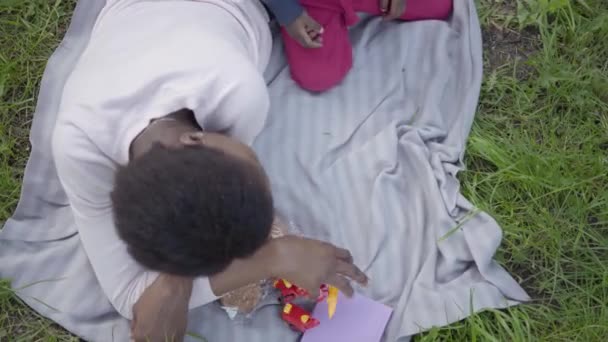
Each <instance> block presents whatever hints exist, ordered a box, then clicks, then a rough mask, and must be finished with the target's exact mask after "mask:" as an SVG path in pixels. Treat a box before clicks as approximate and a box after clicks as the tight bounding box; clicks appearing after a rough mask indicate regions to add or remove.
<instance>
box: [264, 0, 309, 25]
mask: <svg viewBox="0 0 608 342" xmlns="http://www.w3.org/2000/svg"><path fill="white" fill-rule="evenodd" d="M263 2H264V4H266V6H268V8H269V9H270V11H271V12H272V14H274V16H275V17H276V18H277V21H278V22H279V24H281V26H286V25H289V24H291V23H292V22H293V21H294V20H296V19H297V18H298V17H299V16H300V15H301V14H302V13H303V12H304V8H302V5H300V3H299V2H298V0H263Z"/></svg>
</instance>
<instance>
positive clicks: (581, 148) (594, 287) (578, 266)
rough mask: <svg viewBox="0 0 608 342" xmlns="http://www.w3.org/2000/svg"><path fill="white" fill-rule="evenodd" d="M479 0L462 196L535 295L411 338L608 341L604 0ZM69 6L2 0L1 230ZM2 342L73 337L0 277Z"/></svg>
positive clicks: (607, 22)
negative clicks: (477, 89) (473, 101)
mask: <svg viewBox="0 0 608 342" xmlns="http://www.w3.org/2000/svg"><path fill="white" fill-rule="evenodd" d="M455 1H462V0H455ZM478 4H479V6H478V8H479V14H480V19H481V22H482V26H483V30H484V41H485V56H484V59H485V80H484V84H483V87H482V93H481V99H480V106H479V110H478V113H477V118H476V121H475V124H474V127H473V130H472V133H471V136H470V139H469V144H468V150H467V157H466V162H467V167H468V169H467V171H465V172H463V173H462V174H461V181H462V190H463V192H464V194H465V195H466V196H467V197H468V198H469V199H470V200H471V201H472V202H473V203H474V204H475V205H477V206H478V207H480V208H481V209H483V210H486V211H488V212H489V213H491V214H492V215H493V216H494V217H495V218H496V219H497V220H498V222H499V223H500V224H501V225H502V227H503V229H504V239H503V243H502V246H501V248H500V249H499V252H498V254H497V259H498V261H499V262H500V263H501V264H502V265H504V266H505V267H506V268H507V269H508V270H510V271H511V272H512V273H513V274H514V276H515V277H516V279H518V280H520V281H521V283H522V284H523V286H524V287H525V288H526V290H528V291H529V293H530V294H531V295H532V297H533V299H534V300H533V302H531V303H529V304H527V305H522V306H518V307H515V308H511V309H509V310H504V311H487V312H483V313H479V314H475V315H473V316H471V317H470V318H469V319H467V320H465V321H462V322H459V323H455V324H452V325H450V326H448V327H444V328H441V329H434V330H431V331H429V332H426V333H424V334H423V335H421V336H419V337H417V338H416V340H417V341H608V176H607V171H608V1H606V0H503V1H501V0H478ZM73 6H74V1H67V0H64V1H61V0H0V222H3V221H4V220H5V219H6V218H7V217H8V216H9V215H10V214H11V212H12V210H13V209H14V208H15V206H16V203H17V200H18V196H19V191H20V180H21V177H22V175H23V168H24V165H25V162H26V159H27V156H28V153H29V150H28V130H29V125H30V123H31V115H32V112H33V110H34V106H35V99H36V93H37V88H38V85H39V81H40V77H41V74H42V71H43V68H44V65H45V62H46V59H47V58H48V57H49V55H50V53H51V52H52V50H53V48H54V47H55V46H56V45H57V43H58V42H59V40H60V39H61V37H62V35H63V33H64V32H65V29H66V26H67V24H68V22H69V17H70V12H71V10H72V9H73ZM5 339H8V340H11V341H12V340H20V341H73V340H75V338H74V337H71V336H70V335H69V334H68V333H66V332H64V331H62V330H61V329H60V328H58V327H56V326H54V325H53V324H52V323H51V322H49V321H47V320H45V319H43V318H40V317H38V316H37V315H36V314H35V313H33V312H32V311H31V310H29V309H28V308H26V307H25V306H23V305H22V304H21V303H20V301H19V300H18V299H17V298H16V297H15V296H14V294H13V292H12V291H11V290H10V287H9V284H8V282H0V341H4V340H5Z"/></svg>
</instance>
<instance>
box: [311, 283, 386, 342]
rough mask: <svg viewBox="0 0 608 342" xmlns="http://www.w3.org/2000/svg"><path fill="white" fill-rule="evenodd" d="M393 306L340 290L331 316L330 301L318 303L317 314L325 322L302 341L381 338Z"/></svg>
mask: <svg viewBox="0 0 608 342" xmlns="http://www.w3.org/2000/svg"><path fill="white" fill-rule="evenodd" d="M392 312H393V310H392V309H391V308H389V307H388V306H386V305H384V304H381V303H379V302H376V301H374V300H371V299H369V298H367V297H364V296H361V295H358V294H355V295H354V296H353V297H352V298H347V297H346V296H344V295H342V293H340V295H339V297H338V305H337V307H336V313H335V314H334V317H333V318H332V319H329V317H328V316H327V302H326V301H323V302H321V303H319V304H317V306H316V307H315V309H314V311H313V317H315V318H316V319H318V320H319V321H320V322H321V324H320V325H319V326H318V327H316V328H313V329H311V330H308V331H307V332H306V333H305V334H304V337H303V338H302V342H341V341H348V342H378V341H380V339H381V338H382V334H383V333H384V329H385V328H386V324H387V323H388V320H389V318H390V316H391V313H392Z"/></svg>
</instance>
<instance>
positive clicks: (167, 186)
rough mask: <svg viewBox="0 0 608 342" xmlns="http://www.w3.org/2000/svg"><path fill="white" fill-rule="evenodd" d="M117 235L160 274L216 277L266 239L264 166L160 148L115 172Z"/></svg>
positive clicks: (269, 215) (268, 211)
mask: <svg viewBox="0 0 608 342" xmlns="http://www.w3.org/2000/svg"><path fill="white" fill-rule="evenodd" d="M111 198H112V203H113V210H114V221H115V225H116V229H117V231H118V235H119V236H120V237H121V238H122V239H123V240H124V241H125V242H126V244H127V246H128V251H129V253H130V254H131V255H132V256H133V258H134V259H135V260H137V261H138V262H139V263H141V264H142V265H144V266H146V267H148V268H150V269H152V270H156V271H160V272H165V273H169V274H175V275H183V276H201V275H213V274H215V273H218V272H221V271H222V270H224V269H225V268H226V267H227V266H228V265H229V264H230V263H231V262H232V261H233V260H234V259H235V258H244V257H248V256H250V255H252V254H253V253H254V252H255V251H256V250H257V249H258V248H259V247H260V246H262V244H264V242H265V241H266V239H267V238H268V235H269V233H270V229H271V225H272V221H273V216H274V210H273V202H272V195H271V192H270V189H269V187H268V185H267V182H266V176H265V174H264V171H263V170H262V168H261V167H258V166H256V165H253V164H252V163H248V162H246V161H244V160H241V159H239V158H236V157H233V156H231V155H228V154H226V153H224V152H222V151H220V150H217V149H213V148H209V147H204V146H196V147H185V148H180V149H169V148H166V147H163V146H160V145H158V146H155V147H154V148H152V149H151V150H150V151H148V152H147V153H145V154H144V155H143V156H141V157H140V158H138V159H135V160H133V161H131V162H130V163H129V164H128V165H126V166H124V167H120V168H119V170H118V171H117V173H116V177H115V184H114V190H113V192H112V195H111Z"/></svg>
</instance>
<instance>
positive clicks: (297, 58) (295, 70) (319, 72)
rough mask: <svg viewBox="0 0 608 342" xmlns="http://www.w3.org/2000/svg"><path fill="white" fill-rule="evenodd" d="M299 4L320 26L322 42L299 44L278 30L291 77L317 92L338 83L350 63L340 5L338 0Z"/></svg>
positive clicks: (305, 1)
mask: <svg viewBox="0 0 608 342" xmlns="http://www.w3.org/2000/svg"><path fill="white" fill-rule="evenodd" d="M302 5H303V7H304V8H305V9H306V11H307V12H308V15H310V16H311V17H312V18H313V19H314V20H316V21H317V22H318V23H319V24H321V26H322V27H323V46H322V47H321V48H317V49H308V48H305V47H302V46H301V45H300V44H299V43H298V42H297V41H295V40H294V39H293V38H291V37H290V36H289V34H288V33H287V31H286V30H285V29H283V30H282V32H281V34H282V36H283V41H284V43H285V53H286V55H287V61H288V63H289V68H290V72H291V77H292V78H293V80H294V81H295V82H296V83H297V84H298V85H299V86H300V87H302V88H304V89H306V90H310V91H315V92H321V91H325V90H328V89H330V88H332V87H334V86H336V85H337V84H339V83H340V82H341V81H342V80H343V79H344V77H345V76H346V74H347V73H348V71H349V70H350V69H351V68H352V65H353V54H352V47H351V44H350V40H349V37H348V27H347V22H346V20H345V14H344V9H343V7H342V5H341V1H339V0H303V1H302Z"/></svg>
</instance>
